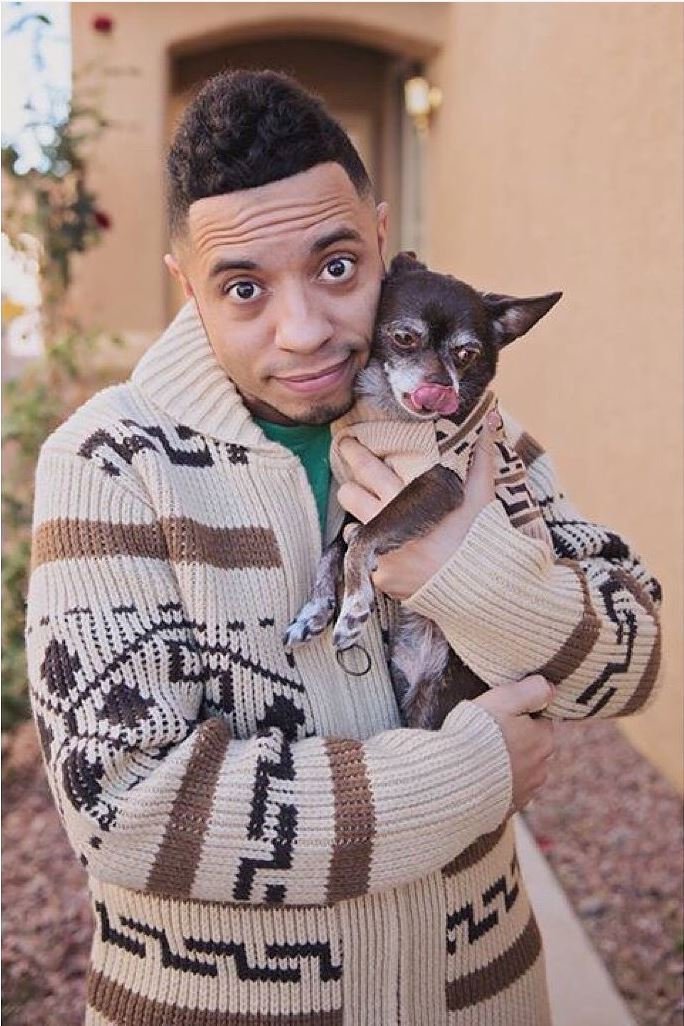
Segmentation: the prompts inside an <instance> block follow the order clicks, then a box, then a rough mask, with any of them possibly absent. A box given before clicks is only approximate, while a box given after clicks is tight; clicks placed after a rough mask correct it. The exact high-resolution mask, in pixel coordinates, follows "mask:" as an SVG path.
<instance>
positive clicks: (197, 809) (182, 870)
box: [147, 719, 230, 898]
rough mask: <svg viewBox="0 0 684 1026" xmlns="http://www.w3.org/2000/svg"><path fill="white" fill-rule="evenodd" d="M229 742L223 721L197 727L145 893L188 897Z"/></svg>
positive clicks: (226, 728) (228, 733)
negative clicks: (190, 752) (151, 892)
mask: <svg viewBox="0 0 684 1026" xmlns="http://www.w3.org/2000/svg"><path fill="white" fill-rule="evenodd" d="M229 741H230V730H229V727H228V724H227V723H226V722H225V721H224V720H219V719H211V720H206V721H205V722H204V723H201V724H200V725H199V726H198V727H197V729H196V731H195V743H194V746H193V749H192V754H191V755H190V759H189V762H188V765H187V767H186V770H185V774H184V776H183V779H182V781H181V785H180V787H179V789H178V793H177V794H176V797H175V798H174V801H173V805H172V807H171V812H170V814H169V818H168V822H167V825H166V830H165V832H164V839H163V841H162V843H161V847H160V848H159V851H158V852H157V855H156V858H155V860H154V865H153V866H152V869H151V870H150V875H149V877H148V878H147V890H148V891H153V892H156V893H158V894H165V895H169V896H171V897H174V898H186V897H188V896H189V895H190V892H191V890H192V885H193V882H194V879H195V874H196V873H197V869H198V866H199V862H200V857H201V854H202V844H203V841H204V835H205V833H206V831H207V826H208V823H209V817H210V815H211V810H212V807H213V803H214V795H215V790H216V782H217V780H218V775H219V772H220V770H221V766H222V765H223V760H224V758H225V755H226V750H227V748H228V743H229Z"/></svg>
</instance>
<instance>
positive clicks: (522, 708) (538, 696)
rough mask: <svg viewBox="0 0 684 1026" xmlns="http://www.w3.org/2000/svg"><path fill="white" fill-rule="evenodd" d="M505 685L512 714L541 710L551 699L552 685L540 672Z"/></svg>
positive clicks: (517, 714) (519, 714)
mask: <svg viewBox="0 0 684 1026" xmlns="http://www.w3.org/2000/svg"><path fill="white" fill-rule="evenodd" d="M505 687H506V690H507V692H508V699H509V702H510V706H509V712H510V714H511V715H512V716H521V715H523V714H524V713H534V712H541V710H542V709H546V707H547V705H548V704H549V702H550V701H551V700H552V699H553V685H552V684H550V683H549V682H548V680H547V679H546V677H542V675H541V674H540V673H534V674H532V676H531V677H523V679H522V680H519V681H517V682H516V683H515V684H507V685H505Z"/></svg>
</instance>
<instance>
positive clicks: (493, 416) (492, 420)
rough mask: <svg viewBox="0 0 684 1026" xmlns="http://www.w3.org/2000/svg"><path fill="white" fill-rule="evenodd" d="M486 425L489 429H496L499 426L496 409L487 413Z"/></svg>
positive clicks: (499, 421) (499, 419)
mask: <svg viewBox="0 0 684 1026" xmlns="http://www.w3.org/2000/svg"><path fill="white" fill-rule="evenodd" d="M487 425H488V427H489V429H490V430H491V431H496V430H498V428H500V427H501V417H500V416H499V414H498V413H497V412H496V410H491V411H490V412H489V413H488V414H487Z"/></svg>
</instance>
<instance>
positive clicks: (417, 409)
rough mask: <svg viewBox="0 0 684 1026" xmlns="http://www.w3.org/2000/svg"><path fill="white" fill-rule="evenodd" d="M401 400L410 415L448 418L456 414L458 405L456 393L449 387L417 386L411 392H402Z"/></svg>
mask: <svg viewBox="0 0 684 1026" xmlns="http://www.w3.org/2000/svg"><path fill="white" fill-rule="evenodd" d="M402 398H403V400H404V404H405V405H406V407H407V409H409V410H410V411H411V413H420V414H423V415H425V414H435V413H437V414H439V415H440V416H449V415H450V414H452V413H456V411H457V409H458V404H459V395H458V392H455V391H454V389H453V388H452V387H451V386H450V385H434V384H426V385H419V386H418V388H416V389H414V390H413V392H404V394H403V396H402Z"/></svg>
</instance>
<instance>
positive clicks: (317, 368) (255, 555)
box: [27, 72, 659, 1026]
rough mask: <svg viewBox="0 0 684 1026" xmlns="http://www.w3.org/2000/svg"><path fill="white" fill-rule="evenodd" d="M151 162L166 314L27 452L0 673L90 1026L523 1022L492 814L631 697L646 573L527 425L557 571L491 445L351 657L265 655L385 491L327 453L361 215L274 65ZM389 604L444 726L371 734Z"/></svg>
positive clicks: (338, 151) (346, 366)
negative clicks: (17, 726)
mask: <svg viewBox="0 0 684 1026" xmlns="http://www.w3.org/2000/svg"><path fill="white" fill-rule="evenodd" d="M168 170H169V215H170V227H171V235H172V248H173V255H169V256H168V257H167V258H166V262H167V265H168V267H169V270H170V271H171V273H172V274H174V275H175V276H176V277H177V279H178V280H179V281H180V282H181V284H182V287H183V289H184V291H185V295H186V296H187V299H188V303H187V304H186V306H185V307H184V309H183V310H182V311H181V313H180V314H179V316H178V318H177V319H176V320H175V321H174V323H173V324H172V325H171V326H170V328H169V329H168V330H167V331H166V332H165V334H164V335H163V336H162V338H161V339H160V340H159V341H158V342H157V343H156V344H155V345H153V346H152V347H151V349H150V350H149V351H148V352H147V353H146V354H145V356H144V357H143V359H142V360H141V362H140V363H139V364H138V366H137V368H136V369H135V371H134V373H133V375H132V378H131V380H130V381H129V382H127V383H125V384H123V385H119V386H116V387H114V388H110V389H107V390H105V391H104V392H101V393H100V394H98V395H96V396H95V397H93V398H92V399H91V400H90V401H89V402H87V403H86V404H85V405H84V406H83V407H81V409H80V410H78V411H77V412H76V414H75V415H74V416H73V417H71V418H70V419H69V420H68V421H67V422H66V423H65V424H64V425H62V427H61V428H59V429H58V430H57V431H56V432H55V433H54V434H53V435H52V436H51V438H50V439H49V440H48V441H47V442H46V444H45V446H44V448H43V450H42V453H41V458H40V463H39V467H38V471H37V481H36V513H35V539H34V550H33V574H32V579H31V587H30V595H29V608H28V622H27V646H28V658H29V666H30V678H31V686H32V698H33V706H34V712H35V716H36V720H37V723H38V726H39V729H40V733H41V738H42V742H43V746H44V751H45V758H46V764H47V767H48V772H49V775H50V780H51V784H52V787H53V791H54V795H55V799H56V801H57V804H58V807H59V809H60V813H61V816H62V819H63V822H64V824H65V827H66V829H67V832H68V834H69V837H70V840H71V843H72V845H73V846H74V848H75V850H76V852H77V853H78V854H79V856H80V858H81V860H82V862H83V863H84V865H85V866H86V867H87V869H88V872H89V875H90V885H91V890H92V896H93V906H94V912H95V921H96V930H95V939H94V945H93V952H92V965H91V969H90V973H89V980H88V1011H87V1014H86V1022H87V1023H88V1024H91V1026H95V1024H97V1026H105V1024H108V1026H111V1024H118V1026H124V1024H125V1026H138V1024H140V1026H142V1024H143V1023H145V1024H159V1026H167V1024H169V1026H170V1024H174V1026H224V1024H225V1026H228V1024H230V1026H246V1024H268V1026H285V1024H295V1023H296V1024H298V1026H304V1024H328V1026H332V1024H339V1026H342V1024H344V1026H352V1024H354V1026H356V1024H373V1026H393V1024H400V1023H401V1024H405V1026H422V1024H425V1026H439V1024H446V1023H465V1022H468V1023H506V1024H507V1026H532V1024H535V1023H539V1024H546V1023H548V1022H549V1015H548V1006H547V999H546V991H545V983H544V970H543V959H542V957H541V945H540V939H539V933H538V930H537V927H536V923H535V920H534V917H533V915H532V913H531V911H530V908H529V905H528V901H527V897H526V894H525V890H524V887H523V884H522V882H521V880H520V878H519V875H518V866H517V861H516V857H515V850H514V843H513V831H512V827H511V823H510V813H511V812H512V811H514V810H515V809H520V808H522V807H523V806H524V805H525V804H526V803H527V802H528V801H529V800H530V798H531V796H532V795H533V794H534V793H535V791H536V790H537V789H538V788H539V787H540V786H541V785H542V783H543V781H544V779H545V776H546V772H547V766H548V759H549V757H550V754H551V751H552V736H551V731H552V723H551V719H552V718H580V717H586V716H590V715H594V714H598V715H602V716H609V715H618V714H625V713H627V712H631V711H633V710H635V709H637V708H640V707H642V706H643V704H644V702H645V701H646V699H647V698H648V696H649V694H650V693H651V692H652V690H653V685H654V681H655V678H656V674H657V668H658V659H659V632H658V623H657V617H656V611H655V606H654V603H657V601H658V600H659V588H658V585H657V582H655V581H654V580H653V579H652V578H651V577H650V576H649V575H648V574H647V572H646V571H645V569H644V568H643V567H642V566H641V564H640V563H639V561H638V559H637V557H636V556H635V555H634V553H633V552H631V551H630V549H629V547H628V546H627V544H626V543H625V542H623V541H622V540H621V539H620V538H619V537H618V536H617V535H616V534H615V533H613V532H609V531H607V530H606V529H605V528H601V527H599V526H597V525H594V524H590V523H588V522H586V521H584V520H582V519H581V518H580V517H579V515H578V514H577V513H576V512H575V511H574V510H573V509H572V507H570V506H569V504H568V503H567V501H566V500H564V499H563V497H562V496H561V495H560V494H559V493H558V491H557V488H556V486H555V483H554V480H553V475H552V469H551V466H550V463H549V461H548V458H547V457H546V456H545V455H544V453H543V451H542V450H541V447H540V446H539V445H538V444H537V443H535V442H534V441H533V440H532V439H531V438H530V437H529V435H526V434H524V433H519V434H518V440H517V443H516V444H517V447H518V451H519V452H520V453H521V454H524V458H525V462H526V463H527V464H528V469H529V476H530V482H531V484H532V487H533V488H534V489H535V492H536V494H537V497H538V498H539V500H540V502H541V504H542V508H543V509H544V513H545V517H546V519H547V523H548V524H549V527H550V529H551V531H552V534H553V537H554V543H555V545H556V548H557V550H558V555H559V556H560V557H562V558H558V559H553V558H552V557H551V555H550V554H549V552H548V549H547V548H545V547H544V546H543V545H541V544H540V543H539V542H536V541H534V540H532V539H530V538H527V537H525V536H523V535H522V534H521V533H520V532H518V531H516V530H515V529H513V528H512V527H511V525H510V523H509V522H508V520H507V516H506V513H505V511H504V509H503V507H502V505H501V504H500V503H499V502H498V501H497V500H496V499H495V497H494V485H493V459H492V455H491V447H492V442H491V436H490V439H489V440H488V439H485V441H484V442H483V443H482V444H481V446H480V448H479V450H478V452H477V456H476V460H475V463H474V465H473V469H472V471H471V474H470V475H469V478H468V486H467V492H466V494H467V499H466V502H465V504H464V505H463V506H462V507H461V508H460V509H459V510H457V511H455V512H454V513H453V514H451V515H449V516H448V517H446V518H445V519H444V520H443V521H442V523H441V524H440V525H439V527H438V528H437V529H435V530H434V531H433V532H432V533H431V534H429V535H428V536H426V537H425V538H423V539H420V540H417V541H414V542H411V543H410V544H407V545H406V546H404V547H403V548H402V549H400V550H398V551H396V552H394V553H392V554H391V555H388V556H386V557H384V558H383V559H382V560H381V563H380V565H379V567H378V570H377V573H376V575H375V583H376V585H377V590H378V602H377V611H376V612H375V613H374V614H373V617H372V619H371V621H369V625H368V631H367V634H366V638H365V642H364V644H365V645H366V647H367V659H364V658H361V659H360V660H358V659H357V661H356V662H354V661H353V659H354V654H353V653H351V654H349V653H347V654H346V655H347V659H348V660H350V661H345V660H342V662H341V663H338V662H337V661H336V660H335V658H334V653H333V649H332V646H331V644H330V637H329V632H325V633H324V634H323V635H321V636H320V637H319V638H317V639H315V640H314V641H312V642H311V644H309V645H306V646H303V647H301V648H299V649H297V650H295V651H294V653H292V654H291V653H288V652H286V651H285V650H284V648H283V646H282V643H281V633H282V631H283V628H284V627H285V626H286V625H287V624H288V623H289V622H290V620H291V618H292V616H293V615H294V614H295V613H296V612H297V611H298V609H299V608H300V606H301V604H302V603H303V602H304V600H305V599H306V598H307V597H308V590H309V587H310V585H311V581H312V577H313V572H314V569H315V567H316V564H317V561H318V558H319V556H320V551H321V537H322V536H323V537H324V538H325V539H328V540H329V539H330V538H331V537H333V536H334V534H335V532H336V531H337V529H338V527H339V525H340V523H341V520H342V517H343V510H344V509H347V510H349V511H350V512H352V513H353V514H354V515H355V516H357V517H358V518H359V519H361V520H367V519H368V518H369V517H371V516H372V515H373V514H374V512H375V511H376V510H377V509H378V508H379V507H380V506H381V505H382V504H383V503H385V502H387V501H389V499H391V498H392V496H393V495H394V494H396V492H397V491H398V490H399V489H400V487H401V482H400V481H399V480H398V479H397V478H396V477H395V476H394V474H393V473H392V472H391V471H390V470H389V469H388V468H387V467H385V465H384V464H383V463H382V462H381V461H380V460H377V459H376V458H375V457H374V456H373V454H372V453H370V452H368V451H367V450H365V449H364V448H363V447H362V446H359V445H358V444H355V443H350V444H349V446H348V448H347V449H346V452H345V458H346V460H347V461H348V463H349V467H350V470H351V474H352V481H351V482H350V483H348V484H347V485H345V486H344V487H343V488H342V489H340V490H339V492H336V490H335V489H334V488H332V489H330V490H329V474H328V467H327V463H326V454H327V445H328V442H329V431H330V428H329V425H330V422H331V421H332V420H333V419H335V418H337V417H339V416H340V415H341V414H343V413H344V412H345V411H347V410H348V409H349V407H350V405H351V403H352V382H353V378H354V375H355V373H356V371H357V370H358V369H359V368H361V367H362V366H363V365H364V363H365V361H366V359H367V357H368V353H369V345H370V339H371V332H372V325H373V318H374V312H375V307H376V303H377V300H378V295H379V290H380V284H381V279H382V274H383V269H384V262H385V240H386V234H387V216H388V215H387V208H386V205H385V204H382V203H381V204H380V205H379V206H377V207H376V206H375V205H374V203H373V201H372V198H371V191H370V183H369V182H368V179H367V176H366V173H365V171H364V169H363V166H362V164H361V162H360V160H359V158H358V156H357V154H356V152H355V151H354V149H353V147H352V145H351V143H350V142H349V140H348V139H347V137H346V136H345V135H344V133H343V132H342V130H341V129H340V128H339V127H338V126H337V125H336V124H335V123H334V122H333V121H332V120H331V119H330V117H329V115H328V114H327V113H326V112H325V110H324V108H323V107H322V106H321V105H320V103H319V102H318V101H316V100H314V99H313V98H311V97H310V96H308V95H307V94H306V93H304V92H303V91H302V90H301V89H300V88H299V87H298V86H297V85H296V84H295V83H293V82H292V81H291V80H288V79H286V78H285V77H282V76H278V75H275V74H273V73H270V72H261V73H252V72H236V73H231V74H225V75H221V76H218V77H216V78H215V79H212V80H211V81H210V82H209V83H208V84H207V85H206V86H205V88H204V89H203V90H202V92H200V94H199V95H198V97H197V98H196V99H195V100H194V102H193V103H192V104H191V106H190V108H189V110H188V111H187V113H186V115H185V117H184V119H183V121H182V123H181V125H180V127H179V129H178V132H177V135H176V138H175V140H174V143H173V146H172V148H171V153H170V157H169V163H168ZM398 601H404V602H406V603H407V604H408V605H410V607H411V608H414V609H416V610H417V611H419V612H422V613H424V614H425V615H427V616H429V617H431V618H433V619H434V620H436V621H437V622H438V623H439V626H440V627H441V628H442V630H443V631H444V633H445V634H446V636H447V639H448V640H449V643H450V644H452V645H453V647H454V648H455V649H456V650H457V651H458V652H459V653H460V654H461V655H462V656H463V658H464V659H466V660H467V661H468V662H469V663H470V664H471V665H472V666H473V668H474V669H475V671H476V672H477V673H478V675H479V676H480V677H482V678H483V679H485V680H486V681H487V682H488V683H489V684H491V685H492V689H491V691H489V692H488V693H487V694H486V695H484V696H483V697H482V698H480V699H478V700H477V701H475V702H463V703H461V704H460V705H459V706H457V707H456V708H455V709H454V710H453V711H452V712H451V713H450V714H449V715H448V716H447V718H446V721H445V723H444V726H443V727H442V729H441V730H439V731H434V732H426V731H418V730H408V729H406V728H402V727H401V724H400V719H399V714H398V710H397V706H396V702H395V700H394V695H393V692H392V688H391V684H390V681H389V677H388V673H387V664H386V653H385V647H384V642H385V640H386V638H387V632H388V631H389V630H391V625H392V620H393V616H394V615H395V613H396V610H397V602H398ZM549 681H550V682H551V684H553V685H555V687H554V688H552V687H551V685H550V684H549V683H548V682H549ZM544 708H546V716H545V717H543V718H534V719H533V718H531V717H530V715H529V714H530V713H531V712H534V711H539V710H542V709H544Z"/></svg>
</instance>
